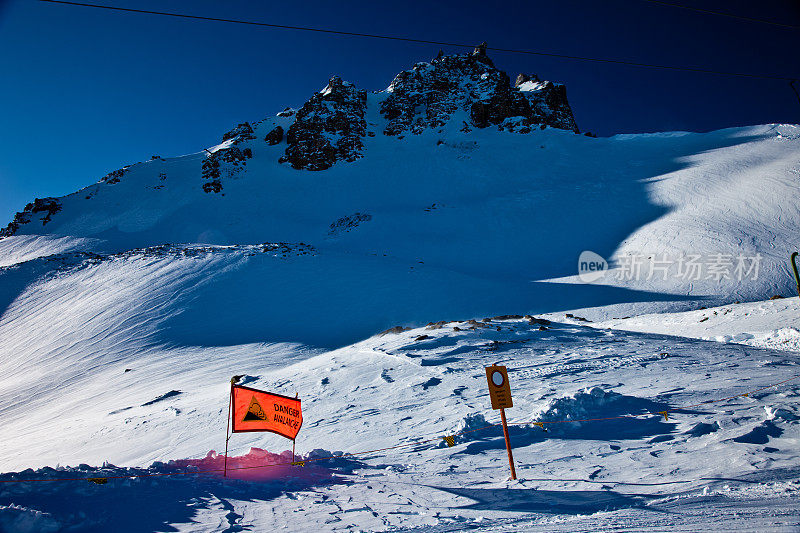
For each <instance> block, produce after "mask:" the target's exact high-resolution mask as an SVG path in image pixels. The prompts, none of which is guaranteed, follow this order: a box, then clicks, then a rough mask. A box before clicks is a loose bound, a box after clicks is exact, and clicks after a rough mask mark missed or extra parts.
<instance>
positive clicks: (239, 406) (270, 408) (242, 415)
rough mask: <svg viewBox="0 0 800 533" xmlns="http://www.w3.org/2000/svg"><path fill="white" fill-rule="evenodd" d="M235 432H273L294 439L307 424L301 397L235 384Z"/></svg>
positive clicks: (233, 392) (233, 391)
mask: <svg viewBox="0 0 800 533" xmlns="http://www.w3.org/2000/svg"><path fill="white" fill-rule="evenodd" d="M231 394H233V432H234V433H242V432H245V431H271V432H273V433H277V434H278V435H283V436H284V437H286V438H287V439H292V440H294V438H295V437H297V433H298V432H299V431H300V426H302V425H303V411H302V409H301V408H300V400H299V399H298V398H290V397H288V396H282V395H280V394H273V393H271V392H266V391H262V390H258V389H251V388H250V387H243V386H240V385H239V386H237V385H234V386H233V390H232V392H231Z"/></svg>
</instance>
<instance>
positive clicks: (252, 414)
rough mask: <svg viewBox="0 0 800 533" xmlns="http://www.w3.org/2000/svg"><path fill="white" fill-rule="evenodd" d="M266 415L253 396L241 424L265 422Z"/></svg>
mask: <svg viewBox="0 0 800 533" xmlns="http://www.w3.org/2000/svg"><path fill="white" fill-rule="evenodd" d="M266 420H267V415H266V413H264V410H263V409H262V408H261V404H260V403H258V400H256V397H255V395H254V396H253V397H252V398H251V399H250V407H248V408H247V412H246V413H245V414H244V418H242V422H256V421H266Z"/></svg>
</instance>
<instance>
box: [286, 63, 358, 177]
mask: <svg viewBox="0 0 800 533" xmlns="http://www.w3.org/2000/svg"><path fill="white" fill-rule="evenodd" d="M366 107H367V93H366V91H359V90H357V89H356V88H355V86H354V85H353V84H352V83H348V82H346V81H342V79H341V78H339V77H338V76H333V77H332V78H331V79H330V81H329V82H328V85H327V87H325V89H323V90H322V91H321V92H318V93H316V94H315V95H314V96H312V97H311V99H310V100H308V102H306V103H305V104H304V105H303V107H301V108H300V110H299V111H297V115H296V118H295V122H294V124H292V125H291V127H290V128H289V131H288V132H287V133H286V142H287V143H288V144H289V146H288V147H287V148H286V155H285V156H284V157H283V158H281V162H288V163H290V164H291V165H292V167H294V168H296V169H307V170H325V169H327V168H330V167H331V166H332V165H333V164H334V163H335V162H336V161H355V160H356V159H358V158H360V157H362V150H363V148H364V143H363V141H362V138H363V137H364V136H365V135H366V133H367V123H366V121H365V120H364V112H365V111H366Z"/></svg>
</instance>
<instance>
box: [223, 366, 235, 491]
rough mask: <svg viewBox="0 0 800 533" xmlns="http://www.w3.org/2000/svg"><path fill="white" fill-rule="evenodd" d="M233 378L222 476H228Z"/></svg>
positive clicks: (229, 397)
mask: <svg viewBox="0 0 800 533" xmlns="http://www.w3.org/2000/svg"><path fill="white" fill-rule="evenodd" d="M233 380H234V378H231V393H230V395H229V396H228V425H227V426H226V427H225V462H224V466H223V467H222V477H228V441H229V440H230V436H229V435H230V429H231V405H233Z"/></svg>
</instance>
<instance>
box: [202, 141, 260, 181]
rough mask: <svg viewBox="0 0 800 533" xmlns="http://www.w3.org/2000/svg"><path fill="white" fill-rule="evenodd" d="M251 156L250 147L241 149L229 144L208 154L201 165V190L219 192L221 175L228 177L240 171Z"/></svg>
mask: <svg viewBox="0 0 800 533" xmlns="http://www.w3.org/2000/svg"><path fill="white" fill-rule="evenodd" d="M254 138H255V137H254ZM251 157H253V152H252V150H251V149H250V148H244V149H241V148H239V147H238V146H231V147H230V148H224V149H221V150H217V151H216V152H214V153H211V154H209V155H208V156H207V157H206V158H205V159H204V160H203V166H202V176H203V180H204V183H203V191H205V192H214V193H217V192H221V191H222V177H223V176H225V177H227V178H230V177H232V176H233V175H235V174H237V173H238V172H241V171H242V170H243V169H244V168H245V166H246V165H247V160H248V159H249V158H251Z"/></svg>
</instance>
